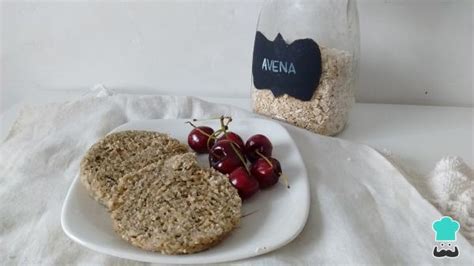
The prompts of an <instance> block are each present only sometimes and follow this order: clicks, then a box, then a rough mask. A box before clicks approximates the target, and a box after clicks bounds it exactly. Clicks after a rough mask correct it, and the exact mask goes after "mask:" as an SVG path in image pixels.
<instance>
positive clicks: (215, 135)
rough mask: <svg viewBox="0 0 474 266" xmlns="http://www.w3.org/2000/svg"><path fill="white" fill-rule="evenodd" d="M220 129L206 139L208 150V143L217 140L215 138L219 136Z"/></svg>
mask: <svg viewBox="0 0 474 266" xmlns="http://www.w3.org/2000/svg"><path fill="white" fill-rule="evenodd" d="M221 132H222V129H219V130H216V131H215V132H214V133H212V135H210V136H209V138H208V139H207V144H206V145H207V147H208V148H209V143H210V142H211V139H217V137H218V136H219V135H220V134H221Z"/></svg>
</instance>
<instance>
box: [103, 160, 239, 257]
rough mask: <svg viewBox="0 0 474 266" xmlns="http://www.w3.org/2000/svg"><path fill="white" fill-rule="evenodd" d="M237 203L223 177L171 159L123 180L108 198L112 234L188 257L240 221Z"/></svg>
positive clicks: (142, 246) (232, 190) (147, 247)
mask: <svg viewBox="0 0 474 266" xmlns="http://www.w3.org/2000/svg"><path fill="white" fill-rule="evenodd" d="M241 204H242V202H241V199H240V197H239V195H238V193H237V190H236V189H235V188H234V187H233V186H232V185H231V184H230V182H229V180H228V178H227V177H226V176H225V175H223V174H221V173H219V172H217V171H215V170H214V169H210V168H201V167H199V166H198V165H197V161H196V157H195V155H194V154H192V153H187V154H182V155H176V156H174V157H172V158H169V159H168V160H166V161H162V162H157V163H154V164H151V165H149V166H147V167H145V168H143V169H141V170H139V171H138V172H136V173H131V174H128V175H126V176H124V177H123V178H122V179H121V180H120V183H119V185H118V187H117V193H116V194H115V196H114V199H113V205H112V209H111V217H112V220H113V225H114V229H115V231H116V232H117V233H118V234H119V235H121V237H122V238H123V239H125V240H126V241H128V242H130V243H131V244H132V245H134V246H137V247H140V248H143V249H145V250H150V251H158V252H161V253H163V254H188V253H195V252H199V251H202V250H205V249H208V248H210V247H212V246H214V245H216V244H217V243H219V242H220V241H221V240H222V239H223V238H224V237H226V236H227V235H228V234H229V233H230V232H231V231H232V230H233V229H234V228H235V227H236V226H237V225H238V224H239V222H240V208H241Z"/></svg>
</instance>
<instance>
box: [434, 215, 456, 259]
mask: <svg viewBox="0 0 474 266" xmlns="http://www.w3.org/2000/svg"><path fill="white" fill-rule="evenodd" d="M459 227H460V226H459V222H458V221H456V220H453V218H451V217H449V216H444V217H441V219H439V220H436V221H434V222H433V231H434V232H435V242H436V245H435V246H434V249H433V256H435V257H436V258H443V257H448V258H455V257H457V256H459V249H458V247H457V246H456V245H454V244H455V242H456V233H457V232H458V231H459Z"/></svg>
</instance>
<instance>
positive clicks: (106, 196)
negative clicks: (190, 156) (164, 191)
mask: <svg viewBox="0 0 474 266" xmlns="http://www.w3.org/2000/svg"><path fill="white" fill-rule="evenodd" d="M188 151H189V150H188V148H187V146H186V145H184V144H182V143H180V142H179V141H178V140H176V139H173V138H171V137H169V136H168V135H166V134H162V133H157V132H151V131H122V132H116V133H112V134H109V135H107V136H106V137H105V138H103V139H102V140H100V141H99V142H97V143H96V144H94V145H93V146H92V147H91V148H90V149H89V150H88V151H87V153H86V155H85V156H84V158H83V159H82V161H81V165H80V174H79V175H80V179H81V182H82V184H83V185H84V186H85V187H86V188H87V190H88V191H89V194H90V195H91V196H92V197H93V198H94V199H96V200H97V201H98V202H100V203H101V204H103V205H105V206H107V207H110V205H111V199H112V194H113V191H114V190H115V187H116V186H117V184H118V182H119V180H120V178H121V177H122V176H124V175H125V174H128V173H132V172H135V171H137V170H139V169H141V168H143V167H145V166H147V165H149V164H151V163H154V162H157V161H160V160H163V159H166V158H169V157H171V156H173V155H176V154H182V153H186V152H188Z"/></svg>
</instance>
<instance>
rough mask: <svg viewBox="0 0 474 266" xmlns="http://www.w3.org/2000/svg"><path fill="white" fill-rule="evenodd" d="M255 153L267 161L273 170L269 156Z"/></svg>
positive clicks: (256, 151)
mask: <svg viewBox="0 0 474 266" xmlns="http://www.w3.org/2000/svg"><path fill="white" fill-rule="evenodd" d="M255 153H256V154H258V155H259V156H260V157H262V158H263V159H264V160H265V161H267V163H268V164H269V165H270V166H271V167H272V168H273V164H272V161H270V159H268V158H267V156H265V155H263V154H262V153H261V152H259V151H258V150H255Z"/></svg>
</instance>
